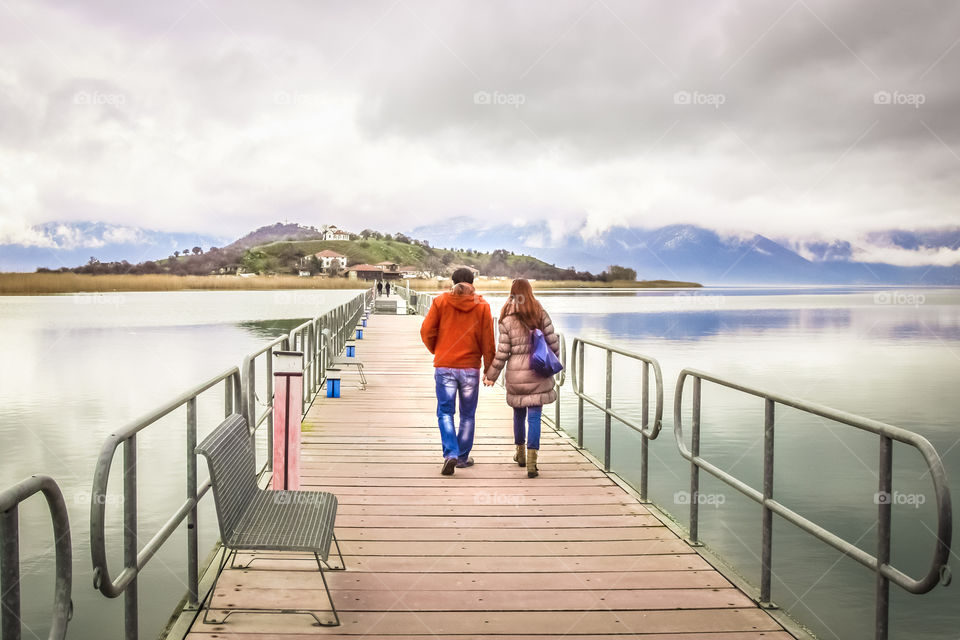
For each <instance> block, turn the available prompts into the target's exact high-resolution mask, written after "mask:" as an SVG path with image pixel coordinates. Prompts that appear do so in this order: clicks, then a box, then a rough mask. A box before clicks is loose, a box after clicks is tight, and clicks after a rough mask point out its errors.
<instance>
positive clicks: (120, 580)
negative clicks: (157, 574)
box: [90, 367, 241, 640]
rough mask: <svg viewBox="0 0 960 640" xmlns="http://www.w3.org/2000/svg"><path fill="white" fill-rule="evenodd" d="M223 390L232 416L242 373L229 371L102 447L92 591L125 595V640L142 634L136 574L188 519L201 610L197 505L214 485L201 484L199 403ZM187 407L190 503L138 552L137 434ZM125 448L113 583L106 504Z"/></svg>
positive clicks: (191, 568)
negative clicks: (118, 565)
mask: <svg viewBox="0 0 960 640" xmlns="http://www.w3.org/2000/svg"><path fill="white" fill-rule="evenodd" d="M221 384H222V385H223V389H224V415H225V416H229V415H230V414H231V413H234V412H235V411H236V410H237V409H239V408H240V406H241V393H240V391H241V386H240V370H239V369H237V368H236V367H232V368H230V369H227V370H226V371H224V372H223V373H220V374H218V375H216V376H214V377H213V378H211V379H209V380H207V381H206V382H204V383H203V384H200V385H198V386H196V387H194V388H193V389H190V390H189V391H187V392H186V393H184V394H182V395H180V396H179V397H178V398H176V399H174V400H173V401H171V402H168V403H167V404H165V405H163V406H162V407H160V408H159V409H156V410H154V411H152V412H151V413H148V414H146V415H145V416H142V417H140V418H138V419H136V420H134V421H133V422H131V423H130V424H128V425H127V426H125V427H124V428H123V429H120V430H118V431H117V432H116V433H112V434H110V436H109V437H108V438H107V440H106V442H104V443H103V447H102V448H101V449H100V457H99V458H98V460H97V466H96V469H95V471H94V475H93V491H92V494H91V498H90V555H91V557H92V559H93V587H94V588H95V589H99V590H100V593H102V594H103V595H105V596H107V597H108V598H116V597H117V596H119V595H121V594H123V596H124V606H123V618H124V637H125V638H127V640H134V639H135V638H137V637H138V632H139V624H138V622H139V603H138V598H137V574H138V573H140V571H141V570H142V569H143V567H144V566H146V564H147V563H148V562H149V561H150V559H151V558H152V557H153V556H154V554H156V552H157V551H158V550H159V549H160V547H161V546H163V544H164V543H165V542H166V541H167V539H168V538H169V537H170V536H171V535H172V534H173V532H174V531H175V530H176V529H177V527H179V526H180V524H181V523H182V522H183V521H184V520H186V521H187V606H188V607H192V608H196V607H198V606H199V597H198V595H199V584H200V579H199V548H198V542H197V503H198V502H199V500H200V499H201V498H202V497H203V496H204V495H205V494H206V493H207V491H209V490H210V481H209V480H207V481H206V482H204V483H203V485H202V486H200V487H198V486H197V457H196V454H195V453H194V449H196V446H197V423H198V418H197V399H198V397H199V396H200V395H201V394H203V393H204V392H205V391H207V390H209V389H212V388H214V387H216V386H218V385H221ZM183 406H186V409H187V420H186V426H187V443H186V447H185V451H184V453H185V455H186V467H187V483H186V484H187V486H186V494H187V495H186V500H185V501H184V502H183V504H182V505H181V506H180V508H179V509H177V511H176V512H175V513H174V514H173V516H171V517H170V519H168V520H167V522H166V523H165V524H164V525H163V526H162V527H161V528H160V530H159V531H158V532H157V533H156V534H154V536H153V537H152V538H151V539H150V540H149V541H148V542H147V543H146V545H144V547H143V549H139V537H138V532H137V522H138V509H137V434H138V433H140V432H141V431H143V430H144V429H145V428H147V427H149V426H150V425H152V424H156V423H157V421H159V420H160V419H161V418H163V417H164V416H167V415H169V414H170V413H172V412H173V411H175V410H177V409H179V408H180V407H183ZM120 445H123V570H122V571H121V572H120V573H119V574H118V575H117V577H116V579H111V577H110V569H109V567H108V565H107V549H106V505H107V503H108V502H109V500H108V499H107V485H108V481H109V479H110V467H111V465H112V464H113V458H114V456H115V454H116V451H117V448H118V447H119V446H120Z"/></svg>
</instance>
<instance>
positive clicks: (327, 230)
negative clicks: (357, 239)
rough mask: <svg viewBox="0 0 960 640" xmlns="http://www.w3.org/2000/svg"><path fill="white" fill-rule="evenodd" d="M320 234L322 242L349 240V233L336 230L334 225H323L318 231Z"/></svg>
mask: <svg viewBox="0 0 960 640" xmlns="http://www.w3.org/2000/svg"><path fill="white" fill-rule="evenodd" d="M320 233H322V234H323V239H324V240H349V239H350V233H349V232H347V231H344V230H342V229H338V228H337V227H336V225H332V224H331V225H324V226H323V227H322V228H321V229H320Z"/></svg>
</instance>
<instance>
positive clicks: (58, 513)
mask: <svg viewBox="0 0 960 640" xmlns="http://www.w3.org/2000/svg"><path fill="white" fill-rule="evenodd" d="M38 492H42V493H43V497H44V498H46V500H47V509H48V510H49V511H50V519H51V520H52V522H53V544H54V547H55V549H56V578H55V586H54V591H53V615H52V617H51V622H50V633H49V635H48V636H47V638H49V640H63V638H65V637H66V636H67V625H68V623H69V622H70V618H71V617H72V616H73V602H72V601H71V599H70V593H71V590H72V588H73V551H72V547H71V546H70V516H69V515H68V514H67V505H66V503H65V502H64V500H63V493H62V492H61V491H60V487H59V485H57V483H56V481H55V480H54V479H53V478H51V477H50V476H46V475H41V474H37V475H32V476H30V477H29V478H26V479H24V480H21V481H20V482H18V483H17V484H15V485H12V486H10V487H7V488H6V489H4V490H3V491H0V539H2V542H3V547H2V551H0V566H2V572H0V602H2V604H0V607H2V613H0V634H2V637H3V640H20V637H21V631H22V629H21V626H22V624H21V621H20V515H19V505H20V503H21V502H23V501H24V500H26V499H28V498H30V497H31V496H33V495H34V494H36V493H38Z"/></svg>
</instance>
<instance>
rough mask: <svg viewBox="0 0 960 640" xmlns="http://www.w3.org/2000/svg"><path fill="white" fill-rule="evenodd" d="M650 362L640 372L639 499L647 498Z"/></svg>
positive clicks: (644, 364) (645, 363)
mask: <svg viewBox="0 0 960 640" xmlns="http://www.w3.org/2000/svg"><path fill="white" fill-rule="evenodd" d="M649 376H650V363H649V362H644V363H643V369H642V373H641V374H640V427H641V429H642V431H641V432H640V499H641V500H646V499H647V475H648V473H649V471H648V469H649V466H648V465H649V460H650V451H649V448H650V438H648V437H647V434H646V433H645V432H646V430H647V426H648V424H649V420H650V390H649V389H648V388H647V385H648V384H649V382H648V380H649Z"/></svg>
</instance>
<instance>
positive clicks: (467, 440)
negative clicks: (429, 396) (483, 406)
mask: <svg viewBox="0 0 960 640" xmlns="http://www.w3.org/2000/svg"><path fill="white" fill-rule="evenodd" d="M433 377H434V379H435V380H436V382H437V424H439V425H440V441H441V442H442V443H443V457H444V458H459V459H460V460H466V459H467V457H468V456H469V455H470V449H472V448H473V427H474V424H475V422H476V420H475V416H476V413H477V400H478V399H479V396H480V394H479V391H480V370H479V369H453V368H451V367H437V368H436V369H435V370H434V373H433ZM458 395H459V396H460V430H459V431H456V430H454V427H453V414H454V413H455V412H456V410H457V396H458Z"/></svg>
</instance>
